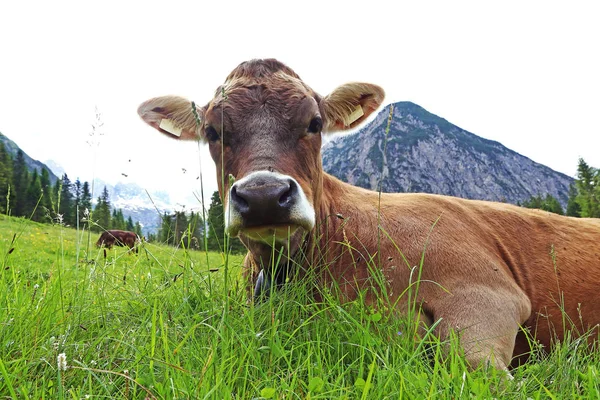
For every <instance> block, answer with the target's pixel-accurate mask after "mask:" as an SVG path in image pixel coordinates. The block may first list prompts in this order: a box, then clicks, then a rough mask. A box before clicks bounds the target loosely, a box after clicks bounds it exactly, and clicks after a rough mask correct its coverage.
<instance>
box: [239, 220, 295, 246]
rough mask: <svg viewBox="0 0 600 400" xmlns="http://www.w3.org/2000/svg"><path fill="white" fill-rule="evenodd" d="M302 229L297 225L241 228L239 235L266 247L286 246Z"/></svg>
mask: <svg viewBox="0 0 600 400" xmlns="http://www.w3.org/2000/svg"><path fill="white" fill-rule="evenodd" d="M299 230H302V228H301V227H300V226H299V225H293V224H291V225H267V226H253V227H248V228H242V229H241V230H240V232H239V233H240V234H241V235H243V236H245V237H246V238H247V239H248V240H250V241H253V242H261V243H264V244H267V245H274V244H276V245H287V244H289V243H290V241H293V238H294V237H296V236H297V233H298V231H299Z"/></svg>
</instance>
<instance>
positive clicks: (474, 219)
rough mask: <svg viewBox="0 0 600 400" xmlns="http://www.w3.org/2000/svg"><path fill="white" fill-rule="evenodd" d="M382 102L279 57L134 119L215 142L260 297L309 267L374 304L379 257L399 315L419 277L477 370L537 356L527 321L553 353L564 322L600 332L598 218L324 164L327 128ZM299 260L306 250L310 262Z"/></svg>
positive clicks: (426, 300) (233, 227) (234, 224)
mask: <svg viewBox="0 0 600 400" xmlns="http://www.w3.org/2000/svg"><path fill="white" fill-rule="evenodd" d="M383 99H384V92H383V90H382V89H381V88H380V87H378V86H375V85H372V84H366V83H348V84H345V85H342V86H340V87H338V88H337V89H335V90H334V91H333V92H332V93H330V94H329V95H327V96H321V95H319V94H317V93H316V92H315V91H314V90H312V89H311V88H310V87H309V86H308V85H306V84H305V83H304V82H303V81H302V80H301V79H300V78H299V76H298V75H297V74H296V73H295V72H294V71H292V70H291V69H290V68H289V67H287V66H286V65H284V64H282V63H280V62H278V61H276V60H273V59H269V60H252V61H248V62H244V63H242V64H240V65H239V66H238V67H237V68H235V69H234V70H233V71H232V72H231V73H230V74H229V76H228V77H227V79H226V80H225V83H224V84H223V85H221V86H220V87H218V89H217V90H216V92H215V95H214V97H213V98H212V100H210V101H209V102H208V103H207V104H206V105H204V106H197V105H196V104H195V103H191V102H190V101H188V100H186V99H183V98H181V97H175V96H166V97H158V98H153V99H150V100H148V101H146V102H144V103H143V104H142V105H140V107H139V109H138V113H139V115H140V116H141V118H142V119H143V120H144V121H145V122H146V123H147V124H149V125H151V126H152V127H154V128H155V129H157V130H158V131H160V132H161V133H163V134H165V135H167V136H169V137H171V138H174V139H178V140H193V141H198V140H199V141H201V142H204V143H208V147H209V150H210V153H211V156H212V158H213V160H214V162H215V164H216V169H217V182H218V184H219V193H220V195H221V198H222V200H223V204H224V209H225V210H226V214H225V219H226V220H225V224H226V230H227V231H228V233H229V234H230V235H231V236H238V237H239V238H240V239H241V241H242V242H243V243H244V245H245V246H246V247H247V248H248V254H247V256H246V259H245V267H246V268H247V270H248V271H250V275H251V276H252V277H253V278H254V280H256V281H257V283H256V289H255V293H256V294H257V295H260V294H261V293H262V292H264V291H265V290H266V289H268V286H269V285H268V283H269V282H271V281H275V282H276V283H279V284H282V283H283V282H285V276H286V275H285V274H286V273H291V272H295V271H297V270H306V269H311V270H312V271H314V273H315V274H316V276H317V277H319V278H320V282H321V284H322V285H330V284H332V283H334V282H335V283H336V284H337V285H338V287H339V288H340V292H341V296H342V300H352V299H355V298H357V296H358V293H359V292H362V293H365V296H364V298H365V301H367V302H369V303H371V304H375V303H376V301H377V292H376V291H377V290H378V289H377V285H376V284H374V282H375V281H376V280H377V279H376V278H375V277H374V276H373V275H372V273H373V270H372V269H370V268H369V267H368V266H367V265H366V264H367V263H366V260H379V263H378V265H377V268H379V270H380V272H381V274H383V276H384V277H385V282H386V283H387V288H386V289H387V293H388V296H389V299H390V301H391V302H392V303H393V302H396V304H397V307H398V310H399V311H400V312H402V311H404V310H407V309H408V307H409V306H410V305H409V304H408V296H406V290H407V288H408V287H409V286H411V283H414V282H415V280H416V279H417V278H420V285H419V290H418V293H416V295H415V296H414V297H413V301H416V303H415V304H416V305H417V310H418V311H419V318H420V321H421V322H422V323H423V324H424V325H425V326H433V324H436V325H435V328H434V332H435V333H436V334H437V335H438V336H439V337H440V338H441V339H447V338H448V337H449V335H450V332H451V331H454V332H456V333H458V334H459V337H460V343H461V345H462V346H463V348H464V350H465V356H466V359H467V361H468V362H469V364H470V365H471V366H472V367H476V366H477V365H479V364H481V363H484V364H488V363H491V364H492V365H494V366H495V367H497V368H499V369H507V368H508V366H509V365H510V363H511V360H512V358H513V357H514V356H518V355H520V354H523V353H525V352H527V351H528V350H529V345H528V340H527V337H526V335H524V334H523V332H522V331H521V327H524V328H528V329H529V330H530V331H531V334H532V335H533V336H534V337H535V339H536V340H538V341H539V342H540V343H541V344H543V345H544V346H548V347H549V346H551V345H552V343H553V342H554V340H555V339H559V340H561V339H562V338H564V336H565V331H566V330H572V331H573V334H574V335H575V336H577V335H579V334H581V333H583V332H586V331H589V330H591V329H596V331H595V333H594V334H595V335H596V338H597V327H598V324H599V323H600V296H599V295H598V293H599V292H600V246H599V243H600V220H596V219H575V218H569V217H563V216H558V215H555V214H550V213H547V212H544V211H539V210H531V209H525V208H521V207H517V206H514V205H509V204H502V203H495V202H486V201H476V200H466V199H460V198H455V197H449V196H440V195H432V194H416V193H405V194H384V193H382V194H379V193H376V192H372V191H368V190H365V189H361V188H358V187H354V186H351V185H349V184H346V183H344V182H341V181H340V180H338V179H336V178H334V177H333V176H331V175H329V174H327V173H325V172H324V171H323V168H322V164H321V152H320V151H321V140H322V135H323V134H325V133H330V132H337V131H344V130H347V129H351V128H354V127H356V126H358V125H359V124H361V123H362V122H364V121H365V119H366V118H367V117H368V116H369V115H370V114H371V113H373V112H374V111H375V110H377V109H378V108H379V106H380V105H381V103H382V102H383ZM228 176H232V177H234V179H224V178H225V177H228ZM288 255H291V256H292V257H290V258H288ZM293 256H296V257H297V258H298V256H301V257H303V258H302V259H301V260H300V262H301V264H300V265H299V264H298V263H295V260H294V259H293ZM271 260H280V262H279V265H277V266H270V265H269V263H270V261H271ZM402 260H405V261H402ZM415 266H416V267H415ZM415 268H416V269H415ZM259 271H260V272H259ZM291 276H294V275H291ZM379 282H380V281H379Z"/></svg>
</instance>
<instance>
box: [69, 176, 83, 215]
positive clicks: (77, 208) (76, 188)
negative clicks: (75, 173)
mask: <svg viewBox="0 0 600 400" xmlns="http://www.w3.org/2000/svg"><path fill="white" fill-rule="evenodd" d="M71 188H72V193H73V225H74V226H76V225H77V221H78V220H79V219H81V216H82V215H83V209H82V208H81V195H82V190H83V189H82V187H81V181H80V180H79V178H77V179H75V183H74V184H73V185H72V186H71Z"/></svg>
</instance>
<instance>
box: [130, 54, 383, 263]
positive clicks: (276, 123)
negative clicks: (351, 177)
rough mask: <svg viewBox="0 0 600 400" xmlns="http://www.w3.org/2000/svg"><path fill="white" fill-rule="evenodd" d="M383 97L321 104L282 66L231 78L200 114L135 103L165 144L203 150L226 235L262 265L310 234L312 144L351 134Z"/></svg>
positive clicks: (185, 104)
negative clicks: (190, 143)
mask: <svg viewBox="0 0 600 400" xmlns="http://www.w3.org/2000/svg"><path fill="white" fill-rule="evenodd" d="M383 97H384V92H383V90H382V89H381V88H380V87H378V86H375V85H371V84H365V83H349V84H346V85H343V86H340V87H338V88H337V89H335V90H334V91H333V92H332V93H331V94H329V95H328V96H325V97H322V96H320V95H318V94H317V93H316V92H314V91H313V90H312V89H311V88H310V87H308V86H307V85H306V84H305V83H304V82H302V80H300V78H299V77H298V75H296V73H295V72H294V71H292V70H291V69H290V68H288V67H287V66H285V65H284V64H282V63H280V62H278V61H276V60H273V59H269V60H252V61H248V62H244V63H242V64H240V65H239V66H238V67H237V68H235V69H234V70H233V71H232V72H231V73H230V74H229V76H228V77H227V79H226V80H225V83H224V84H223V85H221V86H220V87H219V88H218V89H217V90H216V92H215V95H214V97H213V99H212V100H211V101H209V102H208V103H207V104H206V105H204V106H196V105H195V104H193V103H191V102H190V101H188V100H186V99H183V98H180V97H174V96H165V97H158V98H154V99H150V100H148V101H146V102H144V103H143V104H142V105H141V106H140V107H139V109H138V113H139V115H140V116H141V118H142V119H143V120H144V121H145V122H146V123H148V124H149V125H151V126H152V127H154V128H156V129H157V130H158V131H160V132H162V133H164V134H165V135H167V136H169V137H171V138H174V139H179V140H200V141H202V142H205V143H208V146H209V149H210V154H211V156H212V158H213V160H214V162H215V164H216V168H217V181H218V185H219V193H220V195H221V199H222V200H223V205H224V209H225V225H226V230H227V231H228V233H229V234H230V235H231V236H239V237H240V239H241V240H242V241H243V242H244V244H245V245H246V246H247V247H248V249H249V250H250V251H251V253H253V255H254V256H260V255H261V254H264V255H265V256H266V257H267V259H268V256H269V255H270V254H271V246H272V245H273V244H274V243H277V244H278V245H281V246H283V247H285V248H286V249H287V250H288V251H286V253H288V254H290V253H291V254H293V253H294V252H295V251H296V250H297V248H298V246H299V244H300V242H301V237H302V235H303V234H304V233H306V232H308V231H310V230H311V229H313V227H314V226H315V219H316V214H317V212H318V205H319V203H320V198H321V191H322V176H323V169H322V164H321V135H322V134H323V133H326V132H335V131H342V130H346V129H350V128H354V127H355V126H357V125H359V124H360V123H361V122H363V121H364V120H365V119H366V118H367V117H368V116H369V115H370V114H371V113H372V112H373V111H375V110H376V109H377V108H378V107H379V106H380V104H381V102H382V101H383ZM315 210H317V212H316V211H315Z"/></svg>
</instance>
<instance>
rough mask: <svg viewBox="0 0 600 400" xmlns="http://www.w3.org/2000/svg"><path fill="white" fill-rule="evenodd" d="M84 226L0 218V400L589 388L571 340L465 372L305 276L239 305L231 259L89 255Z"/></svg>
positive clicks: (401, 323)
mask: <svg viewBox="0 0 600 400" xmlns="http://www.w3.org/2000/svg"><path fill="white" fill-rule="evenodd" d="M97 237H98V235H97V234H92V235H91V236H90V237H89V239H88V234H87V232H79V233H77V232H76V231H75V230H73V229H69V228H64V227H61V226H50V225H42V224H37V223H34V222H30V221H27V220H23V219H16V218H9V217H6V216H0V260H2V261H1V263H0V265H1V267H2V269H1V271H0V274H1V277H0V398H22V399H29V398H32V399H33V398H35V399H54V398H68V399H80V398H86V396H89V398H92V399H94V398H97V399H109V398H127V399H130V398H131V399H144V398H165V399H174V398H178V399H187V398H194V399H196V398H209V399H252V398H273V399H305V398H307V399H308V398H311V399H333V398H335V399H337V398H346V399H384V398H392V399H404V398H406V399H424V398H435V399H438V398H439V399H446V398H447V399H451V398H452V399H459V398H492V397H495V398H523V399H527V398H531V399H539V398H543V399H546V398H556V399H565V398H590V399H598V398H600V396H599V394H598V393H599V391H600V384H599V382H600V355H599V354H598V353H597V352H596V353H594V352H592V351H591V350H589V349H588V347H587V346H584V345H583V344H582V343H581V342H580V341H578V340H567V341H565V342H564V343H562V344H561V345H560V346H558V347H557V348H556V349H555V350H554V351H553V352H552V353H550V355H548V356H547V357H544V358H540V359H535V360H534V361H533V362H530V363H529V364H527V365H525V366H522V367H520V368H518V369H516V370H514V371H513V375H514V377H515V379H514V380H512V381H511V380H507V379H506V378H505V377H504V376H503V374H502V373H499V372H497V371H495V370H485V369H478V370H475V371H472V372H469V371H468V370H467V368H466V366H465V364H464V361H463V359H462V358H461V357H460V351H458V350H457V349H458V347H457V346H456V344H455V343H454V342H451V343H449V344H448V343H440V342H439V341H438V340H437V339H436V338H434V337H432V336H430V335H425V337H424V338H418V337H417V336H416V335H415V333H414V332H415V329H416V328H415V324H414V323H411V322H410V321H409V320H404V319H401V318H398V316H397V315H396V314H395V313H393V312H392V311H391V308H386V307H381V308H380V309H377V310H374V309H369V308H367V307H366V306H364V305H363V303H362V302H361V301H360V300H358V301H355V302H351V303H346V304H340V303H339V302H338V301H337V297H336V296H335V295H333V294H332V295H329V293H328V292H327V291H323V297H324V300H323V302H321V303H319V304H315V302H314V301H313V300H312V299H311V297H310V295H309V294H308V293H311V292H312V289H313V288H312V287H311V286H310V283H309V282H308V281H305V282H301V283H296V284H294V285H290V286H288V289H286V290H284V291H281V292H278V293H274V295H273V296H272V297H271V298H270V299H269V300H268V301H266V302H264V303H262V304H258V305H249V304H248V303H247V301H246V293H245V288H244V284H243V282H242V280H241V276H240V272H241V268H240V264H241V262H242V257H241V256H229V257H225V256H223V255H220V254H217V253H209V254H206V253H204V252H198V251H185V250H181V249H178V250H176V249H173V248H171V247H167V246H160V245H154V244H147V245H146V247H145V249H144V250H141V251H140V253H139V254H138V255H132V254H128V253H127V251H126V249H123V248H113V249H112V250H107V257H106V259H105V258H104V254H103V252H102V251H101V250H98V249H96V247H95V246H94V245H93V244H94V243H95V241H96V239H97ZM88 243H90V245H88ZM211 271H213V272H211ZM226 273H227V274H229V279H228V280H225V279H224V276H225V274H226ZM225 282H228V283H227V285H228V287H225ZM445 346H450V349H451V351H450V355H449V356H447V357H445V356H444V355H443V352H442V348H444V347H445ZM61 353H65V355H66V358H67V364H68V368H67V369H66V370H65V371H59V370H58V367H57V357H58V355H59V354H61Z"/></svg>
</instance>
